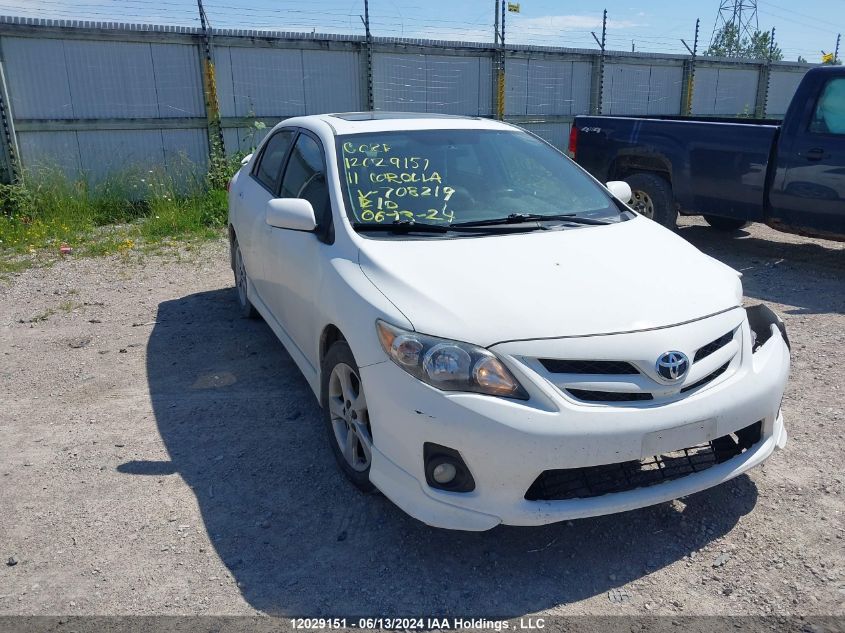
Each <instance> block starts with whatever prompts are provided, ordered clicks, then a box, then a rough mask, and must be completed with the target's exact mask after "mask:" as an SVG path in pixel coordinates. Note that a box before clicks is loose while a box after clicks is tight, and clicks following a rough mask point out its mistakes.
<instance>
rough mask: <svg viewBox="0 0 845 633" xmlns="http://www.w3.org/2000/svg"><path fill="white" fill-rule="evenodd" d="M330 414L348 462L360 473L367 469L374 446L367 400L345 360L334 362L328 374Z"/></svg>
mask: <svg viewBox="0 0 845 633" xmlns="http://www.w3.org/2000/svg"><path fill="white" fill-rule="evenodd" d="M329 415H330V416H331V421H332V429H333V430H334V437H335V440H336V441H337V444H338V446H339V447H340V452H341V453H342V454H343V458H344V459H345V460H346V463H347V464H349V466H351V467H352V468H353V469H354V470H356V471H358V472H363V471H365V470H367V469H368V468H369V467H370V462H371V461H372V447H373V438H372V430H371V428H370V417H369V414H368V413H367V400H366V398H365V397H364V388H363V386H362V385H361V379H360V377H359V376H358V374H357V373H356V372H355V370H354V369H352V367H350V366H349V365H347V364H346V363H338V364H337V365H335V367H334V369H332V373H331V376H330V377H329Z"/></svg>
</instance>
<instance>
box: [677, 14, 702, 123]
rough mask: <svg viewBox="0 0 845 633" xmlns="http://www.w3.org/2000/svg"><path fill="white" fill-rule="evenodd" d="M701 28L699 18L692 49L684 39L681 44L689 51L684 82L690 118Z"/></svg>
mask: <svg viewBox="0 0 845 633" xmlns="http://www.w3.org/2000/svg"><path fill="white" fill-rule="evenodd" d="M700 27H701V19H699V18H697V19H696V20H695V39H694V40H693V41H692V48H690V47H689V45H688V44H687V43H686V42H685V41H684V40H683V39H682V40H681V44H683V45H684V48H686V49H687V50H688V51H689V54H690V60H689V62H688V63H687V66H686V74H687V77H686V81H685V82H684V87H685V89H686V90H685V92H686V94H685V95H684V114H686V115H687V116H690V115H691V114H692V94H693V91H694V90H695V61H696V58H697V57H698V32H699V28H700Z"/></svg>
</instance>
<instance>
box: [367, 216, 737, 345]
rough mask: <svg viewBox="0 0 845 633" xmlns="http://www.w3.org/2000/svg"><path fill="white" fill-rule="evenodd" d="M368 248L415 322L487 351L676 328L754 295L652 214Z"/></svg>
mask: <svg viewBox="0 0 845 633" xmlns="http://www.w3.org/2000/svg"><path fill="white" fill-rule="evenodd" d="M359 245H360V252H359V263H360V265H361V269H362V270H363V271H364V274H365V275H366V276H367V277H368V278H369V279H370V281H372V283H373V284H374V285H375V286H376V287H377V288H378V289H379V290H380V291H381V292H382V293H383V294H384V295H385V296H386V297H387V298H388V299H389V300H390V301H391V302H392V303H393V304H394V305H395V306H396V307H397V308H398V309H399V310H400V311H401V312H402V313H403V314H404V315H405V316H406V318H407V319H408V320H409V321H410V322H411V323H412V324H413V326H414V329H415V330H417V331H418V332H422V333H425V334H432V335H435V336H442V337H445V338H451V339H456V340H461V341H466V342H470V343H474V344H476V345H482V346H484V347H489V346H491V345H493V344H495V343H500V342H503V341H513V340H526V339H536V338H558V337H565V336H588V335H594V334H609V333H614V332H631V331H636V330H644V329H649V328H657V327H665V326H669V325H675V324H678V323H685V322H688V321H693V320H696V319H700V318H702V317H706V316H708V315H711V314H714V313H716V312H720V311H722V310H726V309H730V308H732V307H735V306H738V305H740V303H741V300H742V287H741V284H740V281H739V273H737V272H736V271H735V270H733V269H731V268H729V267H728V266H725V265H724V264H722V263H720V262H718V261H717V260H715V259H713V258H712V257H709V256H708V255H705V254H704V253H702V252H701V251H699V250H698V249H696V248H695V247H693V246H692V245H690V244H689V243H688V242H686V240H684V239H683V238H681V237H679V236H677V235H675V234H674V233H672V232H671V231H668V230H666V229H664V228H663V227H661V226H659V225H657V224H655V223H653V222H652V221H650V220H646V219H644V218H640V217H637V218H635V219H632V220H629V221H626V222H620V223H618V224H612V225H608V226H584V227H578V228H571V229H564V230H549V231H535V232H531V233H517V234H508V235H487V236H483V237H468V238H460V239H437V238H431V239H428V238H424V239H407V238H402V237H399V236H392V237H390V238H387V239H366V238H362V239H360V240H359Z"/></svg>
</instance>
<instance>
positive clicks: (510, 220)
mask: <svg viewBox="0 0 845 633" xmlns="http://www.w3.org/2000/svg"><path fill="white" fill-rule="evenodd" d="M545 220H566V221H567V222H572V223H574V224H595V225H601V224H610V222H607V221H606V220H597V219H595V218H588V217H584V216H582V215H576V214H574V213H559V214H557V215H543V214H541V213H511V214H510V215H509V216H507V217H505V218H489V219H487V220H472V221H469V222H453V223H452V226H453V227H464V226H468V227H472V226H494V225H497V224H521V223H524V222H538V221H540V222H541V221H545Z"/></svg>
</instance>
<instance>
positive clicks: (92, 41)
mask: <svg viewBox="0 0 845 633" xmlns="http://www.w3.org/2000/svg"><path fill="white" fill-rule="evenodd" d="M56 26H64V27H67V26H76V25H52V26H51V25H48V24H41V25H40V26H39V27H38V29H37V30H33V29H30V30H28V31H27V32H25V33H24V32H19V31H15V30H13V28H12V25H9V24H4V23H3V19H0V48H2V56H3V64H4V69H5V74H6V79H7V88H8V93H9V98H10V102H11V110H12V113H13V118H14V121H15V125H16V128H17V138H18V144H19V147H20V153H21V157H22V162H23V164H24V166H25V167H27V168H33V167H36V166H37V165H39V164H46V163H48V164H51V165H57V166H58V167H60V168H61V169H63V170H65V171H66V172H67V173H69V174H71V175H78V174H83V173H84V174H87V175H88V177H90V178H91V179H94V180H100V179H102V178H104V177H106V176H107V175H108V174H109V173H113V172H115V171H121V170H128V169H147V168H152V167H165V168H167V169H168V170H170V171H175V170H176V169H177V168H178V169H183V168H184V169H187V166H188V165H195V166H198V167H199V169H204V168H205V165H206V163H207V155H208V132H207V120H206V109H205V97H204V91H203V81H202V49H201V46H200V39H199V37H198V34H197V33H196V32H195V31H192V30H190V29H183V30H184V32H183V33H173V32H170V31H168V30H167V29H164V28H162V29H160V31H161V32H158V33H145V32H139V31H136V30H130V29H123V31H125V33H115V32H114V31H121V30H122V29H121V28H110V29H107V31H108V32H107V33H106V32H104V31H103V29H102V28H100V29H90V28H89V29H87V30H86V29H83V28H80V29H78V30H77V32H73V33H71V34H70V35H69V31H68V29H67V28H64V29H59V28H56ZM221 35H222V39H220V37H217V39H216V44H215V47H214V62H215V71H216V84H217V93H218V100H219V104H220V113H221V117H222V121H223V128H224V130H223V134H224V140H225V144H226V148H227V150H228V151H230V152H234V151H238V150H241V151H248V150H249V149H251V148H252V147H253V146H254V145H255V144H256V143H257V142H259V141H260V139H261V138H262V137H263V135H264V134H265V133H266V131H267V129H268V128H269V127H270V126H272V124H273V123H275V122H276V121H278V120H281V119H283V118H285V117H288V116H292V115H301V114H312V113H320V112H338V111H350V110H362V109H365V108H366V92H367V90H366V85H367V84H366V77H367V75H366V64H365V62H366V56H365V53H364V50H365V49H364V43H363V41H361V39H360V38H358V39H356V38H354V37H349V38H344V37H339V36H327V37H328V38H329V39H327V40H320V41H315V40H309V39H308V38H301V39H296V38H295V37H294V36H290V37H284V36H282V35H283V34H279V36H275V35H274V36H272V37H271V36H261V37H258V35H257V34H241V33H237V32H225V33H221ZM124 40H125V41H124ZM495 56H496V53H495V51H493V50H491V49H489V48H484V47H483V46H480V45H478V44H470V43H459V44H455V45H453V46H451V45H446V44H444V43H434V42H424V41H418V40H415V41H413V42H405V43H397V42H395V41H377V42H376V44H375V45H374V52H373V55H372V92H373V101H374V107H375V108H376V109H378V110H398V111H415V112H440V113H447V114H463V115H472V116H491V115H492V114H493V109H494V108H493V103H494V101H493V87H494V76H495V73H494V65H493V62H494V59H495ZM598 59H599V58H598V55H597V52H595V51H580V50H579V51H565V50H555V49H543V50H540V49H536V50H535V49H530V48H529V47H516V48H514V50H513V51H509V53H508V57H507V59H506V85H505V114H506V118H508V120H511V121H513V122H515V123H517V124H519V125H524V126H525V127H526V128H527V129H529V130H532V131H533V132H535V133H536V134H538V135H540V136H542V137H544V138H546V139H547V140H549V141H550V142H552V143H553V144H555V145H556V146H558V147H561V148H563V147H564V146H565V144H566V138H567V135H568V132H569V126H570V124H571V121H572V117H574V116H575V115H578V114H584V113H588V112H589V111H590V110H591V107H592V104H593V103H594V101H595V95H596V94H597V93H596V92H595V91H596V87H597V86H598V80H597V70H598ZM686 63H687V62H686V59H685V58H673V57H670V56H666V55H653V56H649V55H647V54H637V55H634V54H625V53H610V54H608V56H607V58H606V61H605V65H604V81H603V84H602V91H601V97H602V112H603V113H604V114H629V115H658V114H679V113H680V112H681V102H682V98H683V97H682V95H683V84H684V83H685V81H686V73H685V64H686ZM763 70H764V68H763V67H762V66H760V65H757V66H755V65H749V64H736V63H730V62H713V61H706V62H705V61H699V64H698V68H697V70H696V74H695V87H694V93H693V102H692V103H693V113H694V114H701V115H726V116H741V115H746V114H749V113H753V112H754V110H755V106H756V99H757V95H758V82H759V81H760V77H761V72H762V71H763ZM805 71H806V67H802V66H796V65H794V64H792V65H775V66H774V67H772V69H771V73H770V80H769V97H768V108H767V110H768V112H767V114H768V115H770V116H780V115H783V113H784V112H785V110H786V106H787V104H788V103H789V100H790V98H791V96H792V94H793V93H794V91H795V88H796V86H797V84H798V82H799V81H800V79H801V77H802V76H803V73H804V72H805ZM254 120H261V121H262V122H264V123H265V124H266V126H267V127H265V128H261V127H260V126H258V127H257V126H255V125H252V123H253V122H254Z"/></svg>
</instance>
